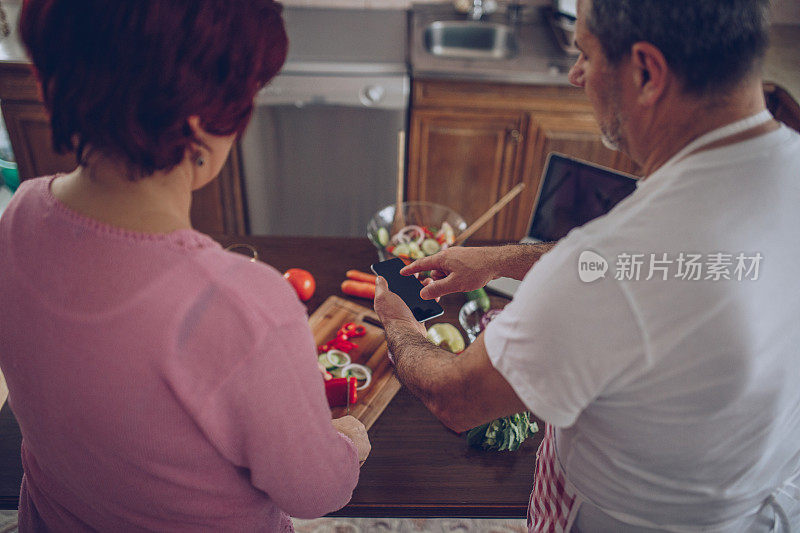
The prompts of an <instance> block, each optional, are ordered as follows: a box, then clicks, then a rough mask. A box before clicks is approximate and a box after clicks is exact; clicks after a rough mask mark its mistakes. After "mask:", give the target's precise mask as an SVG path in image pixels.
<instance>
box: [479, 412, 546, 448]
mask: <svg viewBox="0 0 800 533" xmlns="http://www.w3.org/2000/svg"><path fill="white" fill-rule="evenodd" d="M537 431H539V427H538V426H537V425H536V422H531V415H530V413H528V412H527V411H526V412H524V413H517V414H515V415H511V416H506V417H503V418H498V419H497V420H492V421H491V422H489V423H488V424H483V425H482V426H478V427H476V428H472V429H470V430H469V431H468V432H467V444H469V445H470V446H472V447H473V448H482V449H484V450H497V451H504V450H508V451H510V452H513V451H514V450H516V449H517V448H519V447H520V446H521V445H522V443H523V442H525V439H527V438H528V437H532V436H534V435H535V434H536V432H537Z"/></svg>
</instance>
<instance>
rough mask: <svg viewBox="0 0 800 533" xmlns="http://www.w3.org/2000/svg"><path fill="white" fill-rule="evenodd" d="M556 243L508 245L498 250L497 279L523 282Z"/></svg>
mask: <svg viewBox="0 0 800 533" xmlns="http://www.w3.org/2000/svg"><path fill="white" fill-rule="evenodd" d="M555 245H556V243H555V242H543V243H537V244H508V245H506V246H499V247H498V248H497V255H498V257H497V277H506V278H513V279H518V280H521V279H522V278H524V277H525V274H527V273H528V271H529V270H530V269H531V268H532V267H533V265H534V264H535V263H536V261H538V260H539V258H541V257H542V255H544V254H546V253H547V252H549V251H550V250H551V249H552V248H553V246H555Z"/></svg>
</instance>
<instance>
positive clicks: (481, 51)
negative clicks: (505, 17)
mask: <svg viewBox="0 0 800 533" xmlns="http://www.w3.org/2000/svg"><path fill="white" fill-rule="evenodd" d="M424 44H425V50H426V51H427V52H428V53H430V54H432V55H434V56H438V57H452V58H459V59H510V58H512V57H514V56H515V55H517V50H518V46H517V39H516V36H515V35H514V30H513V28H512V27H511V26H506V25H505V24H500V23H496V22H477V21H476V22H473V21H463V20H448V21H436V22H432V23H430V24H428V26H427V27H426V28H425V31H424Z"/></svg>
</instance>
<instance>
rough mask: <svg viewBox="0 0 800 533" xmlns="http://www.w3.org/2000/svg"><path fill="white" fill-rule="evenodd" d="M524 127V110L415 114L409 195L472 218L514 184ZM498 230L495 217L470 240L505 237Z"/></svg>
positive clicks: (412, 121) (411, 136)
mask: <svg viewBox="0 0 800 533" xmlns="http://www.w3.org/2000/svg"><path fill="white" fill-rule="evenodd" d="M526 128H527V123H526V120H525V114H524V113H520V112H509V113H503V112H463V111H454V112H451V111H446V110H418V111H415V112H413V113H412V116H411V130H410V134H409V166H408V182H407V189H406V191H407V199H408V200H423V201H428V202H435V203H438V204H442V205H445V206H447V207H450V208H451V209H454V210H455V211H456V212H458V213H460V214H461V215H462V216H463V217H464V218H465V219H466V220H467V223H468V224H469V223H472V222H474V221H475V220H476V219H477V218H478V217H479V216H481V215H482V214H483V213H484V212H485V211H486V210H487V209H489V208H490V207H491V206H492V205H493V204H494V203H495V202H496V201H497V200H498V199H500V198H501V197H502V196H503V195H504V194H505V193H506V192H508V190H509V189H511V188H512V187H513V186H514V185H515V184H516V176H517V175H518V173H519V168H520V165H521V163H522V143H523V141H524V139H525V135H526ZM517 203H518V202H517ZM517 203H512V204H509V206H508V207H507V208H506V209H512V210H514V211H516V204H517ZM498 231H499V227H498V224H497V217H495V219H494V220H491V221H489V222H488V223H487V224H486V225H484V226H483V227H482V228H481V229H480V230H478V232H477V233H475V234H474V236H473V237H472V239H476V240H479V239H495V238H503V237H504V236H503V235H502V234H500V233H498Z"/></svg>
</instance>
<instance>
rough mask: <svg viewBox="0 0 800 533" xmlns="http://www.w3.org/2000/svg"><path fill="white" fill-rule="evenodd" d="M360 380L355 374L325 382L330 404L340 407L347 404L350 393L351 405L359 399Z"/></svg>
mask: <svg viewBox="0 0 800 533" xmlns="http://www.w3.org/2000/svg"><path fill="white" fill-rule="evenodd" d="M357 384H358V380H357V379H356V378H355V376H350V377H348V378H333V379H329V380H328V381H326V382H325V396H327V398H328V405H329V406H331V407H340V406H342V405H347V396H348V394H349V395H350V405H353V404H354V403H356V401H358V392H357V391H356V386H357Z"/></svg>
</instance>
